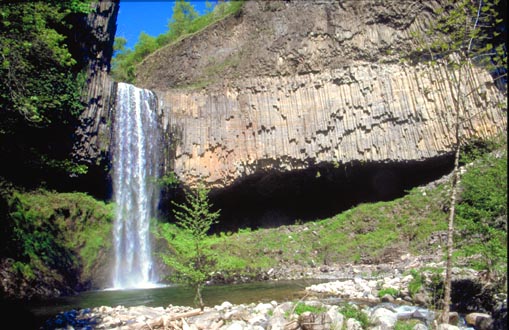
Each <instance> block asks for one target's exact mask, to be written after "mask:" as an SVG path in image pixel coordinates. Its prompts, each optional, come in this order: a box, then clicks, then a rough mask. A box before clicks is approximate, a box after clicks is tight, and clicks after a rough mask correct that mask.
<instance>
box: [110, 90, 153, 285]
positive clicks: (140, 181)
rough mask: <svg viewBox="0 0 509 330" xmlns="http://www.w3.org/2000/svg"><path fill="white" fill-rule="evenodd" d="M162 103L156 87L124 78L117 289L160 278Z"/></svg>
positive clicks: (118, 129)
mask: <svg viewBox="0 0 509 330" xmlns="http://www.w3.org/2000/svg"><path fill="white" fill-rule="evenodd" d="M156 105H157V100H156V97H155V95H154V93H152V92H151V91H149V90H146V89H140V88H137V87H135V86H133V85H130V84H126V83H118V89H117V108H116V112H115V119H114V120H115V121H114V151H113V195H114V201H115V204H116V217H115V222H114V244H115V247H114V248H115V265H114V270H113V288H114V289H128V288H144V287H152V286H155V283H156V282H157V278H156V277H157V276H156V274H155V272H154V269H153V264H152V256H151V244H150V232H149V226H150V219H151V218H152V217H154V216H155V211H156V208H157V203H158V198H159V190H158V189H157V183H156V179H157V178H158V162H159V159H158V158H159V157H158V147H159V140H160V133H159V132H160V129H159V127H158V120H157V112H156Z"/></svg>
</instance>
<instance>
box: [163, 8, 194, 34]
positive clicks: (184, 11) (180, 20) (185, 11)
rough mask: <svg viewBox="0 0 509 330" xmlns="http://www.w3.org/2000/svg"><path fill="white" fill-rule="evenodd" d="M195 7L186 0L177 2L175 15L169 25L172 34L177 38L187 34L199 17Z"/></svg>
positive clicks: (174, 10)
mask: <svg viewBox="0 0 509 330" xmlns="http://www.w3.org/2000/svg"><path fill="white" fill-rule="evenodd" d="M198 16H199V15H198V13H197V12H196V10H195V9H194V7H193V5H192V4H191V3H190V2H188V1H186V0H177V1H175V5H174V6H173V15H172V16H171V18H170V21H169V23H168V28H169V29H170V32H171V33H172V34H173V35H174V36H175V38H177V37H179V36H181V35H183V34H185V33H186V32H187V30H188V28H189V26H190V25H191V22H192V21H193V20H194V19H196V18H197V17H198Z"/></svg>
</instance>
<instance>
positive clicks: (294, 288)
mask: <svg viewBox="0 0 509 330" xmlns="http://www.w3.org/2000/svg"><path fill="white" fill-rule="evenodd" d="M321 282H324V281H320V280H292V281H274V282H255V283H247V284H230V285H211V286H206V287H205V288H204V289H203V291H202V295H203V301H204V302H205V305H206V306H214V305H220V304H221V303H223V302H224V301H229V302H230V303H232V304H248V303H259V302H270V301H272V300H275V301H277V302H283V301H291V300H296V299H299V298H302V297H303V296H304V295H305V292H304V289H305V288H306V287H307V286H310V285H312V284H317V283H321ZM193 299H194V292H193V291H192V290H191V289H190V288H186V287H182V286H161V287H156V288H149V289H130V290H98V291H85V292H82V293H80V294H78V295H76V296H66V297H59V298H54V299H48V300H43V301H37V302H32V303H31V304H29V305H27V306H26V308H27V309H28V310H29V311H30V312H31V313H32V314H33V315H34V317H35V319H36V320H37V323H38V324H42V323H43V322H44V321H45V320H47V319H49V318H51V317H52V316H54V315H56V314H58V313H59V312H63V311H69V310H73V309H76V310H77V309H83V308H93V307H99V306H111V307H115V306H119V305H122V306H124V307H131V306H138V305H144V306H147V307H158V306H162V307H166V306H168V305H170V304H171V305H174V306H194V302H193Z"/></svg>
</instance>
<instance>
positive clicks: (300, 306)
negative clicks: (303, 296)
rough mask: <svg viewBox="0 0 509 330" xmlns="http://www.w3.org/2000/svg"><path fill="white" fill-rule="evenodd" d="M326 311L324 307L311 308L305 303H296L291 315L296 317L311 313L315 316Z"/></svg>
mask: <svg viewBox="0 0 509 330" xmlns="http://www.w3.org/2000/svg"><path fill="white" fill-rule="evenodd" d="M326 311H327V308H326V307H324V306H312V305H306V304H305V303H302V302H298V303H297V304H296V305H295V307H294V309H293V313H294V314H297V315H301V314H302V313H305V312H311V313H315V314H320V313H325V312H326Z"/></svg>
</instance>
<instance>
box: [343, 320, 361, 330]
mask: <svg viewBox="0 0 509 330" xmlns="http://www.w3.org/2000/svg"><path fill="white" fill-rule="evenodd" d="M346 330H362V325H361V323H360V322H359V321H357V320H356V319H348V320H346Z"/></svg>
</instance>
